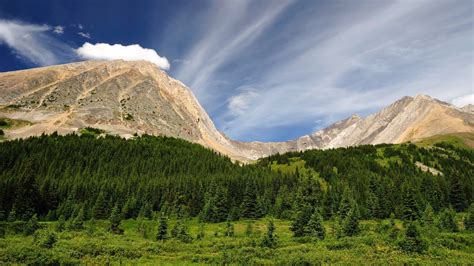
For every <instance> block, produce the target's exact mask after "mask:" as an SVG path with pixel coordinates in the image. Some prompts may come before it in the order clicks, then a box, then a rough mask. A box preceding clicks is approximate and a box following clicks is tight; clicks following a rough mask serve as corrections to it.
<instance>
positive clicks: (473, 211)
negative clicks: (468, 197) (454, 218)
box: [464, 203, 474, 231]
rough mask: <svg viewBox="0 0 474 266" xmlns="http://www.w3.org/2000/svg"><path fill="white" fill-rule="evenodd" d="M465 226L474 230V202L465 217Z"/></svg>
mask: <svg viewBox="0 0 474 266" xmlns="http://www.w3.org/2000/svg"><path fill="white" fill-rule="evenodd" d="M464 228H465V229H466V230H469V231H474V203H472V204H471V205H470V206H469V209H468V211H467V215H466V218H465V219H464Z"/></svg>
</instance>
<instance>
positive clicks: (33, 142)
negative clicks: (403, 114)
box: [0, 130, 474, 264]
mask: <svg viewBox="0 0 474 266" xmlns="http://www.w3.org/2000/svg"><path fill="white" fill-rule="evenodd" d="M99 134H100V132H94V131H93V130H89V131H88V132H86V133H84V134H82V135H81V136H78V135H67V136H59V135H57V134H53V135H50V136H46V135H43V136H40V137H31V138H28V139H25V140H12V141H5V142H1V143H0V220H1V223H0V224H1V227H0V261H3V262H8V263H88V262H90V263H105V262H107V261H112V262H128V263H135V262H144V263H150V262H153V261H164V262H169V263H177V264H180V263H189V262H194V263H253V264H272V263H276V264H295V263H296V264H298V263H310V264H313V263H323V262H327V263H356V262H357V261H359V262H363V261H364V257H366V256H371V257H373V259H374V261H373V262H399V263H410V262H412V263H414V262H417V261H418V262H423V261H425V262H426V261H436V260H441V261H445V262H447V263H456V262H461V263H463V262H469V261H471V262H472V259H473V258H474V257H473V256H472V254H473V251H474V234H473V230H474V222H473V221H474V205H473V204H472V203H473V197H474V152H473V150H472V149H463V148H459V147H455V146H453V145H451V144H448V143H437V144H434V145H432V146H429V147H420V146H417V145H416V144H411V143H408V144H400V145H388V144H382V145H376V146H372V145H365V146H358V147H350V148H338V149H330V150H309V151H305V152H291V153H286V154H277V155H273V156H270V157H267V158H263V159H261V160H259V161H258V162H255V163H252V164H246V165H242V164H239V163H234V162H232V161H231V160H230V159H229V158H227V157H224V156H221V155H219V154H217V153H215V152H214V151H211V150H209V149H206V148H204V147H202V146H200V145H198V144H192V143H189V142H186V141H184V140H180V139H175V138H168V137H152V136H141V137H135V138H134V139H131V140H125V139H122V138H119V137H114V136H102V137H97V136H98V135H99ZM237 240H238V241H237ZM129 242H131V243H132V244H131V245H129V244H126V243H129ZM91 243H94V244H93V247H92V248H91V247H90V245H91ZM184 251H186V252H187V253H186V252H184ZM183 252H184V253H185V254H183ZM347 252H349V253H351V254H359V257H358V256H357V255H353V256H352V257H351V258H350V260H348V258H347V256H346V255H347ZM395 257H396V259H395Z"/></svg>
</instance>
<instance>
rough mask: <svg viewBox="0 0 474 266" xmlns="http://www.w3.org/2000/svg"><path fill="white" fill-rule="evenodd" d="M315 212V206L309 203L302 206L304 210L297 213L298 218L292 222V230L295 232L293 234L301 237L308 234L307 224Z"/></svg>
mask: <svg viewBox="0 0 474 266" xmlns="http://www.w3.org/2000/svg"><path fill="white" fill-rule="evenodd" d="M312 214H313V208H312V207H311V206H309V205H305V206H304V207H302V210H301V211H299V212H298V213H297V216H296V219H295V220H294V221H293V223H292V224H291V227H290V230H291V231H292V232H293V236H295V237H301V236H305V235H306V234H307V231H306V226H307V225H308V222H309V220H310V219H311V215H312Z"/></svg>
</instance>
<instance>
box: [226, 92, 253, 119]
mask: <svg viewBox="0 0 474 266" xmlns="http://www.w3.org/2000/svg"><path fill="white" fill-rule="evenodd" d="M256 98H258V93H257V91H256V90H255V89H252V88H247V89H243V90H242V92H240V93H239V94H237V95H234V96H232V97H230V98H229V102H228V105H227V107H228V108H229V111H230V112H231V114H232V115H243V114H244V113H245V112H246V111H247V110H248V109H249V108H251V105H250V103H251V102H252V101H254V100H255V99H256Z"/></svg>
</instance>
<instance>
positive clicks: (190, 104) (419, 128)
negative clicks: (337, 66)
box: [0, 60, 474, 161]
mask: <svg viewBox="0 0 474 266" xmlns="http://www.w3.org/2000/svg"><path fill="white" fill-rule="evenodd" d="M0 117H7V118H9V119H13V120H15V121H27V122H25V123H17V124H18V125H23V126H17V127H11V128H7V129H5V130H4V131H5V133H6V137H7V138H23V137H27V136H31V135H39V134H42V133H43V132H44V133H52V132H54V131H57V132H59V133H60V134H66V133H71V132H77V131H80V130H81V129H82V128H85V127H94V128H99V129H102V130H104V131H105V132H107V133H110V134H118V135H121V136H123V137H127V138H129V137H132V135H133V134H134V133H139V134H144V133H146V134H152V135H166V136H174V137H178V138H182V139H185V140H188V141H192V142H196V143H199V144H202V145H204V146H206V147H209V148H212V149H214V150H216V151H218V152H220V153H223V154H226V155H228V156H229V157H231V158H233V159H236V160H241V161H248V160H254V159H258V158H261V157H264V156H268V155H271V154H275V153H283V152H287V151H297V150H307V149H327V148H335V147H346V146H353V145H359V144H378V143H401V142H406V141H411V140H418V139H423V138H426V137H431V136H435V135H439V134H448V133H458V132H468V133H474V113H473V112H472V108H470V109H469V107H467V108H456V107H454V106H452V105H450V104H448V103H445V102H442V101H439V100H436V99H433V98H431V97H429V96H425V95H418V96H416V97H403V98H402V99H400V100H398V101H396V102H394V103H393V104H391V105H390V106H388V107H386V108H384V109H382V110H381V111H380V112H378V113H375V114H373V115H370V116H368V117H366V118H361V117H359V116H357V115H354V116H352V117H349V118H347V119H345V120H342V121H339V122H337V123H334V124H333V125H331V126H329V127H327V128H325V129H322V130H319V131H317V132H315V133H313V134H310V135H306V136H302V137H300V138H298V139H296V140H292V141H286V142H238V141H234V140H231V139H229V138H228V137H226V136H225V135H224V134H222V133H221V132H219V131H218V130H217V129H216V127H215V126H214V123H213V122H212V120H211V119H210V118H209V116H208V115H207V113H206V112H205V110H204V109H203V108H202V107H201V105H200V104H199V102H198V101H197V100H196V98H195V97H194V95H193V94H192V92H191V90H190V89H189V88H187V87H186V86H185V85H184V84H183V83H181V82H180V81H178V80H175V79H173V78H171V77H169V76H168V75H167V74H166V73H165V72H163V71H161V70H159V69H158V68H157V67H156V66H155V65H153V64H152V63H149V62H146V61H133V62H129V61H122V60H117V61H86V62H79V63H72V64H66V65H58V66H51V67H43V68H36V69H29V70H21V71H14V72H5V73H0Z"/></svg>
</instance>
